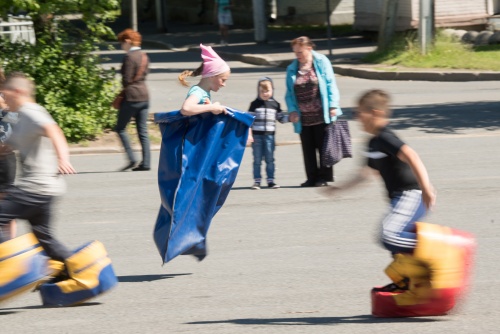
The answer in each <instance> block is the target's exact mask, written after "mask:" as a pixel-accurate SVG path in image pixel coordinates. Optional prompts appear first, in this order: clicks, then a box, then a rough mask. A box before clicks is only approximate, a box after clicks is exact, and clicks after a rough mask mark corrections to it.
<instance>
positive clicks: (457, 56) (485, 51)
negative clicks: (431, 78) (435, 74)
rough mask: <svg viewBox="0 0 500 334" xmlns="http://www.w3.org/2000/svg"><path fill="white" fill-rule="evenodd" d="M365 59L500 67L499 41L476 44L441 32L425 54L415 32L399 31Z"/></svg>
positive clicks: (422, 65) (433, 65)
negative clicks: (490, 43) (402, 33)
mask: <svg viewBox="0 0 500 334" xmlns="http://www.w3.org/2000/svg"><path fill="white" fill-rule="evenodd" d="M363 60H364V61H365V62H368V63H374V64H384V65H399V66H405V67H413V68H446V69H469V70H487V71H500V44H497V45H487V46H473V45H468V44H464V43H461V42H460V41H459V40H457V39H456V38H452V37H449V36H446V35H443V34H442V33H440V32H439V33H438V34H437V37H436V39H435V42H434V45H433V47H432V48H431V50H430V52H428V53H427V54H426V55H422V54H421V53H420V48H419V47H418V41H417V36H416V34H415V33H412V34H405V35H398V36H396V38H395V39H394V41H393V43H392V44H391V45H390V46H389V47H388V48H387V49H386V50H383V51H375V52H372V53H371V54H369V55H368V56H366V57H365V58H364V59H363Z"/></svg>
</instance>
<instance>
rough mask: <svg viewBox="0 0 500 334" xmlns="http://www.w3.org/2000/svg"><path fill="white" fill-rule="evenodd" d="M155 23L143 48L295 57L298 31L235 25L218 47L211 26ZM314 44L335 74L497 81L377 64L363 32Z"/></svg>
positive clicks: (263, 59) (469, 73)
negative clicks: (369, 59) (258, 34)
mask: <svg viewBox="0 0 500 334" xmlns="http://www.w3.org/2000/svg"><path fill="white" fill-rule="evenodd" d="M155 30H156V29H155V27H154V25H152V23H151V22H143V23H142V25H140V26H139V31H141V33H142V34H143V45H144V46H145V47H154V48H166V49H170V50H179V51H196V52H198V48H199V44H200V43H203V44H206V45H212V47H214V49H215V50H216V51H217V53H219V54H220V55H221V56H222V57H223V58H225V59H229V60H236V61H241V62H244V63H249V64H254V65H268V66H278V67H286V66H287V65H288V64H289V63H290V62H291V61H293V60H294V59H295V57H294V55H293V53H292V52H291V48H290V41H291V40H292V39H294V38H296V37H298V36H299V35H300V34H299V33H297V32H293V31H273V30H269V31H268V41H267V42H266V43H256V42H255V41H254V31H253V29H231V31H230V44H229V45H228V46H220V45H219V44H218V43H219V33H218V30H217V27H216V26H213V25H195V24H182V23H172V24H171V26H170V27H169V32H168V33H163V34H159V33H156V32H155ZM304 35H308V36H309V37H310V38H311V39H312V40H313V41H314V43H315V44H316V51H318V52H320V53H322V54H325V55H329V54H330V50H331V57H330V59H331V61H332V65H333V69H334V71H335V73H336V74H338V75H343V76H351V77H357V78H362V79H369V80H404V81H409V80H416V81H458V82H462V81H496V80H500V72H494V71H484V72H483V71H476V70H453V69H445V70H443V69H416V68H404V67H398V66H387V65H378V64H377V65H373V64H367V63H363V62H362V58H363V57H364V56H366V55H367V54H368V53H370V52H372V51H374V50H375V49H376V44H375V42H374V41H372V40H371V39H369V38H366V37H364V36H362V35H360V34H352V35H344V36H339V37H333V38H331V40H330V41H329V40H328V39H327V38H326V37H325V36H326V32H322V31H312V32H305V33H304Z"/></svg>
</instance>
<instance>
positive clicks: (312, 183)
mask: <svg viewBox="0 0 500 334" xmlns="http://www.w3.org/2000/svg"><path fill="white" fill-rule="evenodd" d="M300 186H301V187H314V186H315V183H314V182H312V181H309V180H307V181H306V182H304V183H302V184H301V185H300Z"/></svg>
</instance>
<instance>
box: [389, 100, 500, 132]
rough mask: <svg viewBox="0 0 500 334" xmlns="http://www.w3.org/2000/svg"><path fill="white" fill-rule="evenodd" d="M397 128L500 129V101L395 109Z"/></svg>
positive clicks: (430, 129) (431, 130) (393, 123)
mask: <svg viewBox="0 0 500 334" xmlns="http://www.w3.org/2000/svg"><path fill="white" fill-rule="evenodd" d="M392 126H393V128H395V129H407V128H412V127H417V128H422V131H423V132H427V133H443V134H453V133H458V131H460V130H465V129H485V130H488V131H494V130H498V129H500V102H489V101H488V102H466V103H454V104H429V105H418V106H404V107H396V108H394V114H393V120H392Z"/></svg>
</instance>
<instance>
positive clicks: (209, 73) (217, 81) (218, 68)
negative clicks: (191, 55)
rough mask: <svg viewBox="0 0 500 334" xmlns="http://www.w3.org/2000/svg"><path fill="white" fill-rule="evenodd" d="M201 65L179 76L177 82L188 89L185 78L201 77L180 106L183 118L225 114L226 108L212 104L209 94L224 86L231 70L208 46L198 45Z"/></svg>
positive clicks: (216, 103)
mask: <svg viewBox="0 0 500 334" xmlns="http://www.w3.org/2000/svg"><path fill="white" fill-rule="evenodd" d="M200 48H201V58H203V63H202V64H201V65H200V66H199V67H198V68H197V69H196V70H194V71H188V70H186V71H184V72H182V73H181V74H180V75H179V81H180V82H181V84H182V85H183V86H186V87H188V86H189V84H188V82H187V81H186V78H187V77H196V76H198V75H201V80H200V82H199V83H198V84H197V85H193V86H191V88H190V89H189V92H188V94H187V97H186V100H185V101H184V103H183V104H182V107H181V113H182V114H183V115H185V116H192V115H197V114H201V113H205V112H211V113H213V114H215V115H217V114H221V113H226V112H227V111H226V108H225V107H224V106H222V105H221V104H220V103H219V102H214V103H212V99H211V97H210V92H211V91H214V92H217V91H218V90H219V89H220V88H222V87H224V86H226V81H227V79H228V78H229V74H230V73H231V70H230V69H229V66H228V65H227V63H226V62H225V61H224V60H223V59H222V58H221V57H219V55H218V54H217V53H216V52H215V51H214V50H213V49H212V47H210V46H205V45H203V44H200Z"/></svg>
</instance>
